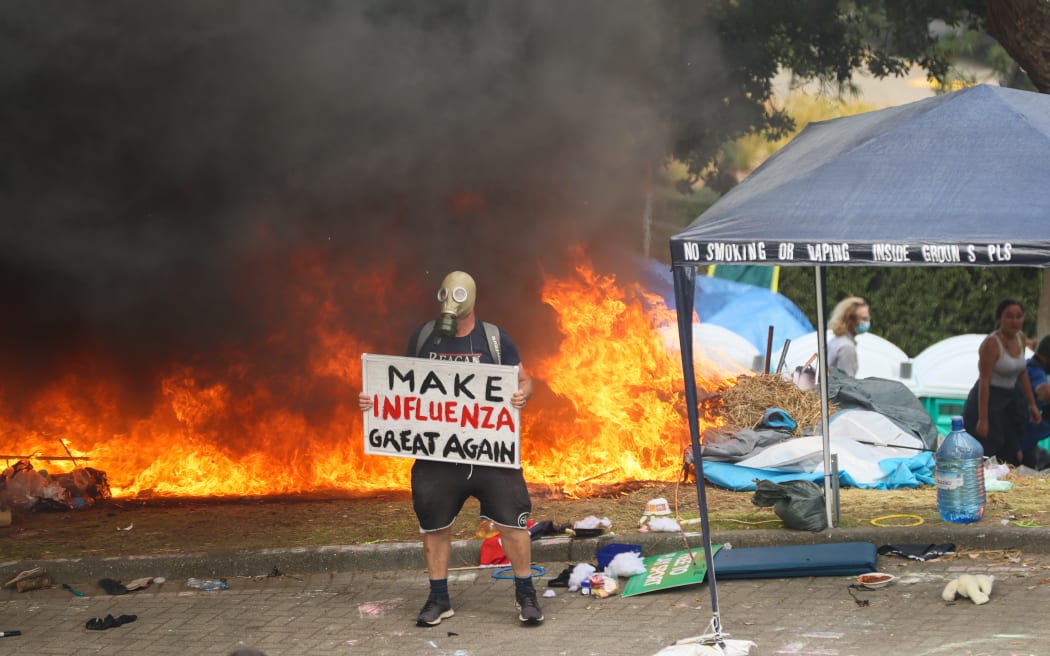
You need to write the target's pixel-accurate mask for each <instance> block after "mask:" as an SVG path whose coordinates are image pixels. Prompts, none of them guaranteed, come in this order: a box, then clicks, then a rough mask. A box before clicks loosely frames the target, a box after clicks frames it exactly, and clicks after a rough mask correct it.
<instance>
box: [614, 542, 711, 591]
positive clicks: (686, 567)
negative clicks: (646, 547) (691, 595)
mask: <svg viewBox="0 0 1050 656" xmlns="http://www.w3.org/2000/svg"><path fill="white" fill-rule="evenodd" d="M721 547H722V545H720V544H714V545H711V556H712V557H713V556H714V555H715V554H716V553H718V550H719V549H720V548H721ZM642 563H643V564H644V565H645V572H643V573H641V574H635V575H634V576H632V577H631V578H629V579H627V585H625V586H623V596H624V597H630V596H631V595H638V594H644V593H646V592H653V591H655V590H668V589H670V588H677V587H678V586H682V585H690V584H692V583H702V582H703V580H704V577H705V576H707V561H706V560H705V559H704V549H703V547H699V548H697V549H693V554H692V556H690V555H689V552H688V551H687V550H685V549H683V550H682V551H675V552H672V553H665V554H661V555H659V556H649V557H648V558H643V559H642Z"/></svg>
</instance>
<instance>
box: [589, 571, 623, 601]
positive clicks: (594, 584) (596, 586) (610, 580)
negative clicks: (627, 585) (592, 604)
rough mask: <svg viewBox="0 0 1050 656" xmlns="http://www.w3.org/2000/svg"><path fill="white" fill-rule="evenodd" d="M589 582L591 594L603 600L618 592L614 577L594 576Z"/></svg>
mask: <svg viewBox="0 0 1050 656" xmlns="http://www.w3.org/2000/svg"><path fill="white" fill-rule="evenodd" d="M587 582H588V583H590V585H591V594H593V595H594V596H595V597H598V598H601V599H604V598H605V597H608V596H609V595H611V594H613V593H614V592H616V590H617V585H616V579H615V578H614V577H612V576H602V575H601V574H593V575H591V578H589V579H587Z"/></svg>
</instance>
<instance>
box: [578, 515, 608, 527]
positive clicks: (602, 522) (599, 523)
mask: <svg viewBox="0 0 1050 656" xmlns="http://www.w3.org/2000/svg"><path fill="white" fill-rule="evenodd" d="M610 526H612V520H611V519H609V518H608V517H603V518H602V519H598V518H597V517H595V516H594V515H588V516H587V517H584V518H583V519H581V520H579V521H578V522H576V523H575V524H573V525H572V527H573V528H574V529H579V528H609V527H610Z"/></svg>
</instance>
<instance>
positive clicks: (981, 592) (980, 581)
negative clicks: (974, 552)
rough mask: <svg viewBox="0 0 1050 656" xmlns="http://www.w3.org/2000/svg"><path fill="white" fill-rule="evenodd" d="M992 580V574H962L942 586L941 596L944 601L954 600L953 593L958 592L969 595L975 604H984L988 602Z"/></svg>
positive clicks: (993, 578) (964, 595)
mask: <svg viewBox="0 0 1050 656" xmlns="http://www.w3.org/2000/svg"><path fill="white" fill-rule="evenodd" d="M994 582H995V577H994V576H987V575H985V574H963V575H962V576H960V577H959V578H957V579H953V580H951V581H949V582H948V585H946V586H945V587H944V592H943V593H941V598H942V599H944V600H945V601H954V600H955V595H957V594H958V595H961V596H963V597H969V598H970V600H971V601H972V602H973V603H975V604H977V605H980V604H986V603H988V595H990V594H992V583H994Z"/></svg>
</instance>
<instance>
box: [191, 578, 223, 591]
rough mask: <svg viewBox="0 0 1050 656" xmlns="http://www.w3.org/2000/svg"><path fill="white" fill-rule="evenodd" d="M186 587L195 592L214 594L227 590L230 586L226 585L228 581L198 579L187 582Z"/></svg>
mask: <svg viewBox="0 0 1050 656" xmlns="http://www.w3.org/2000/svg"><path fill="white" fill-rule="evenodd" d="M186 587H189V588H193V589H194V590H205V591H207V592H212V591H214V590H226V589H228V588H229V587H230V586H229V584H228V583H226V579H198V578H190V579H187V580H186Z"/></svg>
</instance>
